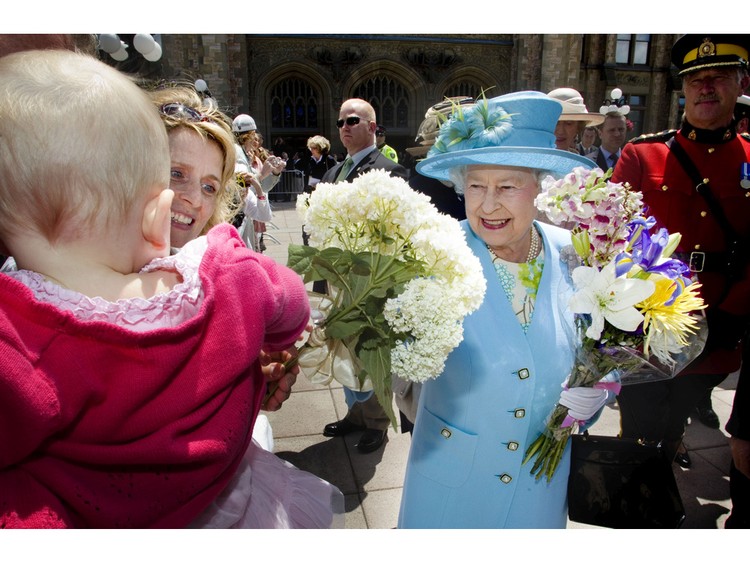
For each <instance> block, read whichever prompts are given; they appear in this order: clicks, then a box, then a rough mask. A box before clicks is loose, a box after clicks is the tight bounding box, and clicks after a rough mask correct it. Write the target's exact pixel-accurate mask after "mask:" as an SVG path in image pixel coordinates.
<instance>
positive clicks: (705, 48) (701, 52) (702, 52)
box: [698, 37, 716, 57]
mask: <svg viewBox="0 0 750 562" xmlns="http://www.w3.org/2000/svg"><path fill="white" fill-rule="evenodd" d="M715 54H716V45H714V44H713V43H712V42H711V38H710V37H706V38H705V39H704V40H703V43H701V46H700V47H698V56H699V57H712V56H714V55H715Z"/></svg>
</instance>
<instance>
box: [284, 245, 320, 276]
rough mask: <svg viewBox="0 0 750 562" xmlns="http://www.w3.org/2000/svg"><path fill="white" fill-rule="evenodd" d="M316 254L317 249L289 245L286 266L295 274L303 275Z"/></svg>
mask: <svg viewBox="0 0 750 562" xmlns="http://www.w3.org/2000/svg"><path fill="white" fill-rule="evenodd" d="M317 254H318V250H317V248H313V247H312V246H299V245H297V244H290V245H289V254H288V257H287V261H286V265H287V267H289V268H290V269H292V270H293V271H295V272H296V273H299V274H300V275H304V274H305V273H307V272H308V271H309V270H310V268H311V266H312V259H313V257H314V256H316V255H317Z"/></svg>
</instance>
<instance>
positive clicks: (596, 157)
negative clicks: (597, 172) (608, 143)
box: [586, 148, 619, 172]
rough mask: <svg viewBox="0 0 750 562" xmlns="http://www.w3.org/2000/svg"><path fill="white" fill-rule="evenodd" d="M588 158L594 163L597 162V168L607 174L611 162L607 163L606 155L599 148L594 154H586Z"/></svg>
mask: <svg viewBox="0 0 750 562" xmlns="http://www.w3.org/2000/svg"><path fill="white" fill-rule="evenodd" d="M586 158H591V159H592V160H593V161H594V162H596V166H597V168H601V169H602V170H604V171H605V172H606V171H607V170H609V162H607V159H606V158H605V157H604V153H602V151H601V150H599V149H598V148H597V149H596V150H595V151H594V152H589V153H588V154H586ZM618 162H619V160H618Z"/></svg>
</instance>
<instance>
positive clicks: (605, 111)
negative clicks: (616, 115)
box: [599, 105, 609, 115]
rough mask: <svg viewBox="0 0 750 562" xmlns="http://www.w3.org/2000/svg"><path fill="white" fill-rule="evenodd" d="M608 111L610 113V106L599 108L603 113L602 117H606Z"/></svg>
mask: <svg viewBox="0 0 750 562" xmlns="http://www.w3.org/2000/svg"><path fill="white" fill-rule="evenodd" d="M608 111H609V106H608V105H603V106H601V107H600V108H599V113H601V114H602V115H606V114H607V112H608Z"/></svg>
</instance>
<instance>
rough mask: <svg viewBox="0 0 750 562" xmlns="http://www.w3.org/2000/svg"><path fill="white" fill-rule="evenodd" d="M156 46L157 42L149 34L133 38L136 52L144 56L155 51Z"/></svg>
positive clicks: (140, 34) (141, 34)
mask: <svg viewBox="0 0 750 562" xmlns="http://www.w3.org/2000/svg"><path fill="white" fill-rule="evenodd" d="M155 45H156V41H154V38H153V37H151V35H149V34H148V33H139V34H137V35H136V36H135V37H133V46H134V47H135V50H136V51H138V52H139V53H141V54H142V55H144V56H146V55H147V54H149V53H150V52H151V51H153V50H154V46H155Z"/></svg>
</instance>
